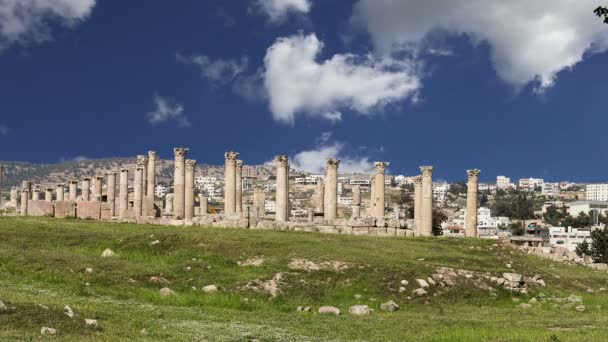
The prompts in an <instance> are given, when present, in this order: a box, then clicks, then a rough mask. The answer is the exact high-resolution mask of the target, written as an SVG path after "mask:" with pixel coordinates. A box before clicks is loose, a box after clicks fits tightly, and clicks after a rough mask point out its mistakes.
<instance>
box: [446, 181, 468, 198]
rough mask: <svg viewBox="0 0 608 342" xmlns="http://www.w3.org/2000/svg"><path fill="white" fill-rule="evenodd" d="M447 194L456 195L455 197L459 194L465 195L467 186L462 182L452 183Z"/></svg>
mask: <svg viewBox="0 0 608 342" xmlns="http://www.w3.org/2000/svg"><path fill="white" fill-rule="evenodd" d="M448 193H450V194H452V195H456V196H458V195H459V194H466V193H467V185H466V184H465V183H463V182H460V183H454V184H452V185H450V188H449V189H448Z"/></svg>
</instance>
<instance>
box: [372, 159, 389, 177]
mask: <svg viewBox="0 0 608 342" xmlns="http://www.w3.org/2000/svg"><path fill="white" fill-rule="evenodd" d="M389 164H390V163H388V162H375V163H374V169H375V170H376V173H377V174H384V172H385V171H386V167H387V166H388V165H389Z"/></svg>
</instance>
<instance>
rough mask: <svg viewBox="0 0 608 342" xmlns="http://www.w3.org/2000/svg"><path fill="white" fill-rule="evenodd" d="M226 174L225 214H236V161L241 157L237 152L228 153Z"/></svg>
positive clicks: (226, 156)
mask: <svg viewBox="0 0 608 342" xmlns="http://www.w3.org/2000/svg"><path fill="white" fill-rule="evenodd" d="M224 157H225V158H226V166H225V174H224V177H225V179H224V182H225V183H224V214H226V215H229V214H234V213H235V212H236V160H237V158H238V157H239V154H238V153H237V152H226V153H225V154H224Z"/></svg>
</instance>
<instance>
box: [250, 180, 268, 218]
mask: <svg viewBox="0 0 608 342" xmlns="http://www.w3.org/2000/svg"><path fill="white" fill-rule="evenodd" d="M253 214H254V217H258V218H260V217H264V215H265V214H266V192H265V191H264V189H263V188H261V187H256V188H255V190H254V191H253Z"/></svg>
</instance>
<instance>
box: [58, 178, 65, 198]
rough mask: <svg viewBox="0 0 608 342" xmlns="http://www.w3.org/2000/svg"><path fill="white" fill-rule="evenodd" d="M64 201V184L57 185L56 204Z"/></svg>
mask: <svg viewBox="0 0 608 342" xmlns="http://www.w3.org/2000/svg"><path fill="white" fill-rule="evenodd" d="M62 201H65V184H63V183H59V184H57V202H62Z"/></svg>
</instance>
